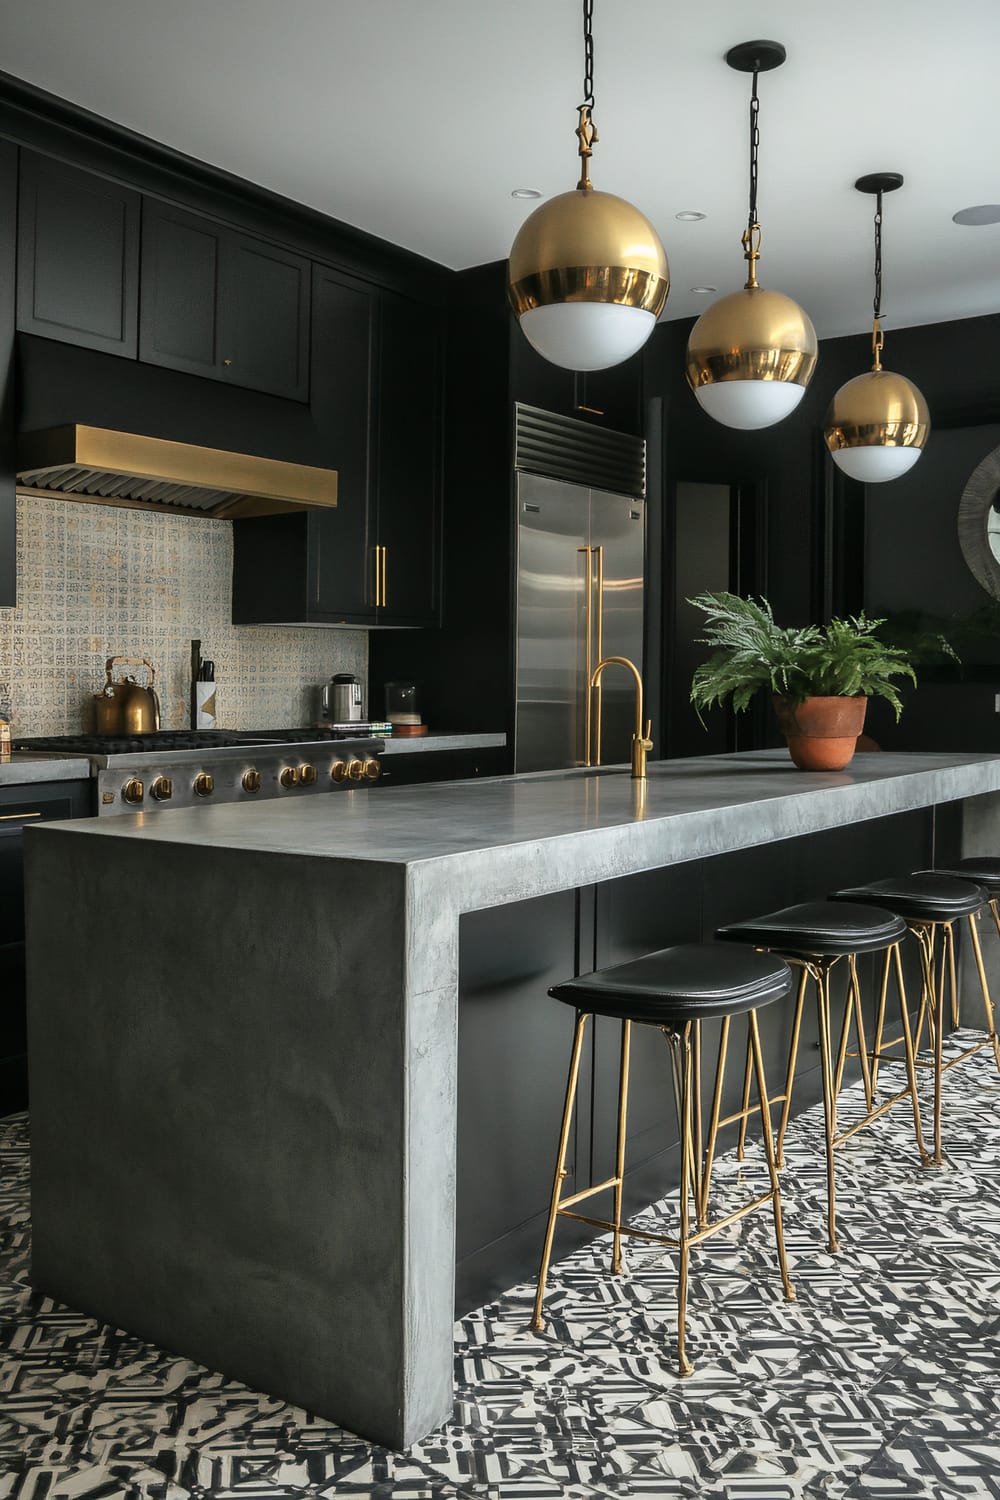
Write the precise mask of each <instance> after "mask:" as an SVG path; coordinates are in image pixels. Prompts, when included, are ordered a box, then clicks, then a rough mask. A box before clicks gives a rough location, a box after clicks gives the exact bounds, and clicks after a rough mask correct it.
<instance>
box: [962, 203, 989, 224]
mask: <svg viewBox="0 0 1000 1500" xmlns="http://www.w3.org/2000/svg"><path fill="white" fill-rule="evenodd" d="M951 217H952V219H953V220H954V222H955V223H956V224H1000V203H976V204H974V205H973V206H972V208H960V209H959V211H958V213H957V214H952V216H951Z"/></svg>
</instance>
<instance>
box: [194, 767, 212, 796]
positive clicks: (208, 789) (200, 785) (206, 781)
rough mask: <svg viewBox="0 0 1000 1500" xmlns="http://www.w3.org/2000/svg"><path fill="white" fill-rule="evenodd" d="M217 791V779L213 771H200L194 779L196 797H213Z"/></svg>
mask: <svg viewBox="0 0 1000 1500" xmlns="http://www.w3.org/2000/svg"><path fill="white" fill-rule="evenodd" d="M214 791H215V777H214V776H213V775H212V773H211V771H199V772H198V774H197V776H196V777H195V778H194V794H195V796H196V797H211V795H212V793H213V792H214Z"/></svg>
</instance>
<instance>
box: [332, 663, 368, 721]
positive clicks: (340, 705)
mask: <svg viewBox="0 0 1000 1500" xmlns="http://www.w3.org/2000/svg"><path fill="white" fill-rule="evenodd" d="M364 716H365V706H364V702H363V700H362V697H361V682H360V680H359V679H358V678H357V677H355V676H354V673H353V672H337V673H335V674H334V676H333V677H331V678H330V681H329V682H326V683H324V684H323V718H324V719H327V720H328V721H329V722H330V723H331V724H356V723H359V722H360V721H361V720H362V719H363V718H364Z"/></svg>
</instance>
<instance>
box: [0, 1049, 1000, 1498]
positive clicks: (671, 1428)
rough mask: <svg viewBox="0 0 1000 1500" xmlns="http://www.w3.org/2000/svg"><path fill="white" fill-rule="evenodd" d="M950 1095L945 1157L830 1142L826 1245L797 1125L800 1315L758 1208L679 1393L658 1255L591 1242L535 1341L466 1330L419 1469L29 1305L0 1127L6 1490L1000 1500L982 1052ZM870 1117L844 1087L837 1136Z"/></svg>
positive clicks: (518, 1309)
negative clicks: (830, 1220) (833, 1154)
mask: <svg viewBox="0 0 1000 1500" xmlns="http://www.w3.org/2000/svg"><path fill="white" fill-rule="evenodd" d="M951 1045H952V1046H955V1045H956V1044H955V1043H954V1042H953V1043H951ZM920 1083H921V1092H922V1094H924V1095H925V1097H926V1099H927V1103H928V1105H929V1102H930V1083H931V1080H930V1076H929V1074H927V1073H926V1072H925V1073H923V1074H922V1075H921V1080H920ZM945 1089H946V1093H945V1117H946V1148H947V1156H948V1163H947V1165H946V1166H945V1167H943V1168H938V1169H930V1170H928V1169H924V1168H922V1167H921V1166H920V1164H919V1160H918V1157H917V1155H916V1152H915V1149H914V1141H913V1125H912V1116H909V1115H908V1114H907V1112H906V1108H905V1103H901V1104H900V1106H899V1107H898V1108H897V1109H895V1110H893V1111H891V1112H890V1113H889V1114H887V1115H885V1116H883V1118H882V1119H880V1120H879V1121H878V1122H877V1123H876V1124H875V1125H874V1126H872V1127H871V1128H870V1129H867V1130H865V1131H862V1132H859V1134H858V1135H857V1136H854V1137H853V1138H852V1139H851V1140H850V1142H848V1143H847V1144H845V1145H844V1146H843V1147H842V1148H841V1149H840V1151H839V1152H838V1161H837V1166H838V1185H839V1205H838V1223H839V1234H840V1241H841V1251H840V1253H839V1254H838V1255H831V1254H830V1253H829V1252H828V1251H827V1249H826V1245H825V1236H824V1233H823V1226H824V1221H825V1213H826V1179H825V1169H824V1157H823V1121H822V1114H821V1112H820V1111H819V1109H813V1110H809V1111H807V1112H806V1113H805V1114H803V1115H802V1116H800V1117H798V1118H797V1119H796V1120H795V1121H793V1123H792V1128H791V1129H790V1130H789V1134H788V1138H787V1141H786V1165H785V1169H784V1171H783V1173H782V1194H783V1199H784V1206H785V1226H786V1240H787V1244H788V1251H789V1259H790V1265H791V1270H792V1278H793V1281H794V1282H795V1286H796V1292H797V1297H796V1300H795V1301H793V1302H788V1301H786V1300H785V1298H784V1289H783V1287H782V1283H781V1279H780V1276H779V1275H778V1269H777V1265H776V1259H775V1252H774V1244H773V1238H772V1227H771V1219H770V1214H769V1213H768V1212H766V1211H765V1212H763V1213H760V1214H753V1215H750V1216H749V1217H747V1218H745V1219H742V1220H739V1221H737V1222H736V1223H734V1224H732V1225H730V1226H729V1227H728V1228H727V1229H726V1230H725V1231H724V1232H723V1233H721V1234H720V1235H719V1236H718V1237H716V1238H715V1239H713V1240H710V1241H708V1242H707V1243H706V1244H705V1245H704V1246H702V1247H701V1248H700V1249H699V1250H698V1251H697V1252H696V1254H695V1256H694V1258H693V1262H692V1279H691V1288H690V1297H689V1318H688V1352H689V1354H690V1355H691V1356H692V1358H693V1359H694V1361H695V1372H694V1374H693V1375H692V1376H690V1377H689V1378H687V1379H684V1380H682V1379H681V1378H680V1377H679V1375H678V1373H677V1366H676V1317H677V1301H676V1270H675V1266H674V1263H673V1259H672V1256H671V1254H670V1253H669V1252H665V1251H664V1250H663V1248H662V1247H658V1246H655V1245H652V1244H649V1243H644V1242H638V1241H633V1242H632V1245H631V1246H630V1247H629V1253H628V1270H627V1273H626V1274H625V1275H624V1276H622V1277H611V1276H609V1275H608V1243H607V1239H606V1238H604V1239H599V1240H595V1241H593V1242H592V1243H591V1244H590V1245H587V1246H584V1247H583V1248H581V1249H580V1250H578V1251H576V1252H574V1254H572V1255H571V1256H569V1257H568V1258H567V1259H566V1260H564V1261H562V1262H561V1263H559V1264H558V1265H556V1266H555V1267H554V1268H553V1272H552V1275H551V1279H550V1283H549V1291H548V1295H547V1297H546V1307H545V1312H546V1319H547V1322H546V1328H545V1330H544V1332H543V1333H542V1334H540V1335H539V1334H535V1333H532V1332H531V1331H530V1330H529V1327H528V1323H529V1318H530V1313H531V1306H532V1299H533V1296H534V1287H533V1286H529V1285H523V1286H518V1287H514V1288H512V1289H511V1291H510V1292H508V1293H507V1294H506V1296H504V1297H503V1298H501V1299H500V1300H498V1301H497V1302H495V1303H493V1304H492V1305H491V1306H489V1307H486V1308H481V1309H479V1310H478V1311H477V1312H475V1313H472V1314H470V1315H469V1316H468V1317H466V1318H463V1319H462V1320H461V1321H460V1323H458V1324H457V1325H456V1330H455V1345H456V1347H455V1374H456V1401H455V1409H454V1412H453V1415H452V1420H451V1421H450V1422H449V1423H448V1424H447V1425H446V1426H445V1427H443V1428H441V1429H440V1430H439V1431H438V1432H435V1433H432V1434H431V1435H430V1436H429V1437H428V1438H426V1439H425V1440H424V1441H423V1442H422V1443H419V1444H417V1445H415V1446H414V1447H413V1448H412V1449H410V1450H409V1452H407V1453H391V1452H388V1451H387V1450H385V1449H381V1448H377V1447H374V1446H372V1445H371V1444H369V1443H366V1442H364V1441H363V1440H362V1439H360V1438H358V1437H355V1436H354V1435H352V1434H351V1433H348V1432H344V1431H342V1430H341V1429H340V1428H338V1427H336V1426H334V1425H333V1424H331V1423H329V1422H326V1421H323V1420H320V1419H318V1418H314V1417H311V1416H309V1415H308V1414H307V1413H306V1412H303V1411H301V1410H299V1409H297V1408H295V1407H292V1406H289V1405H288V1404H286V1403H284V1402H282V1401H279V1400H276V1399H275V1398H273V1397H270V1396H265V1395H262V1394H260V1393H257V1392H254V1391H250V1390H248V1389H247V1388H246V1387H245V1386H242V1385H239V1384H237V1383H235V1382H232V1381H229V1380H227V1379H225V1378H224V1377H223V1376H222V1375H219V1374H215V1373H213V1372H211V1371H208V1370H204V1369H202V1368H201V1367H200V1366H198V1365H195V1364H192V1363H191V1362H190V1361H187V1360H184V1359H179V1358H177V1357H175V1356H173V1355H169V1354H166V1353H164V1352H163V1351H161V1350H158V1349H155V1348H153V1347H151V1346H150V1345H147V1344H143V1343H142V1342H141V1341H140V1340H138V1339H135V1338H132V1337H131V1336H130V1335H128V1334H125V1333H122V1332H120V1331H118V1330H115V1329H111V1328H106V1327H101V1326H99V1325H98V1324H97V1323H95V1322H94V1321H93V1320H92V1319H89V1318H86V1317H84V1316H83V1315H82V1314H79V1313H76V1312H73V1311H72V1310H71V1309H68V1308H65V1307H61V1306H58V1305H56V1304H54V1303H53V1302H51V1301H50V1300H49V1299H47V1298H45V1297H41V1296H39V1295H37V1294H35V1293H34V1292H33V1291H32V1290H31V1286H30V1277H29V1257H30V1224H29V1199H28V1170H29V1151H28V1122H27V1120H26V1118H25V1117H23V1116H20V1117H13V1118H12V1119H10V1120H6V1121H0V1500H307V1497H308V1500H312V1497H320V1500H341V1497H343V1500H352V1497H357V1500H361V1497H364V1500H369V1497H372V1500H388V1497H392V1500H694V1497H698V1500H959V1497H961V1500H1000V1191H998V1190H1000V1077H998V1075H997V1073H996V1070H995V1068H994V1065H993V1061H992V1058H991V1057H988V1055H987V1054H986V1053H985V1052H981V1053H979V1054H978V1055H977V1056H976V1057H974V1058H972V1059H969V1060H968V1061H966V1062H964V1063H963V1064H962V1065H961V1066H960V1067H958V1068H955V1069H953V1070H952V1071H950V1072H949V1073H948V1074H947V1076H946V1085H945ZM861 1103H862V1099H861V1095H860V1092H859V1091H858V1090H849V1091H847V1093H846V1095H845V1097H844V1100H843V1104H842V1110H841V1113H842V1120H841V1124H842V1125H843V1124H846V1123H849V1122H850V1120H851V1118H852V1115H854V1114H856V1112H857V1111H858V1109H859V1108H860V1105H861ZM929 1115H930V1110H929V1108H928V1109H927V1111H926V1117H927V1118H929ZM766 1186H767V1184H766V1178H765V1175H764V1172H763V1161H762V1157H761V1155H760V1151H759V1148H757V1147H755V1146H751V1147H750V1148H749V1150H748V1153H747V1159H746V1161H744V1162H738V1161H737V1160H736V1158H735V1155H734V1154H732V1153H730V1154H729V1155H727V1156H724V1157H722V1158H720V1160H719V1161H718V1163H717V1166H716V1172H715V1177H714V1179H713V1211H714V1212H716V1213H717V1214H719V1215H720V1216H721V1215H722V1214H723V1213H725V1212H726V1211H728V1210H729V1209H731V1208H733V1207H735V1206H737V1205H738V1204H739V1203H740V1201H742V1200H743V1199H744V1198H745V1197H746V1196H747V1195H748V1194H749V1193H753V1192H755V1191H756V1192H760V1191H763V1190H765V1189H766ZM661 1215H662V1217H663V1218H665V1219H666V1224H667V1230H668V1232H669V1225H670V1222H671V1205H669V1204H667V1205H664V1206H663V1208H662V1209H661V1208H659V1207H657V1206H654V1208H653V1209H651V1210H648V1211H646V1212H645V1213H644V1214H643V1215H641V1216H640V1217H641V1220H642V1222H643V1223H644V1224H645V1226H646V1227H647V1228H648V1227H651V1226H652V1225H653V1224H654V1223H655V1222H656V1221H657V1220H659V1219H661Z"/></svg>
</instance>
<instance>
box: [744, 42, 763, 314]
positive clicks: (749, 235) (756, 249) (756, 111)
mask: <svg viewBox="0 0 1000 1500" xmlns="http://www.w3.org/2000/svg"><path fill="white" fill-rule="evenodd" d="M758 76H759V74H758V71H757V69H756V68H754V70H753V88H752V89H751V92H750V212H749V214H748V216H747V227H746V233H745V234H744V236H743V254H744V256H745V258H746V262H747V265H748V266H749V271H748V274H747V280H746V287H745V288H744V290H750V289H752V288H754V287H756V285H757V261H758V259H759V257H760V239H761V235H760V225H759V223H758V222H757V163H758V156H759V153H760V125H759V123H758V120H759V116H760V99H759V98H758V97H757V79H758Z"/></svg>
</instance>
